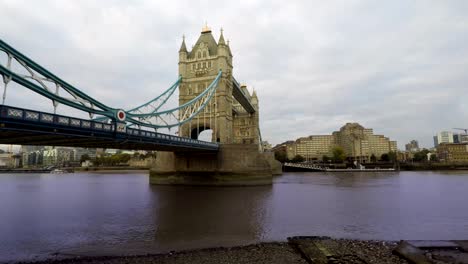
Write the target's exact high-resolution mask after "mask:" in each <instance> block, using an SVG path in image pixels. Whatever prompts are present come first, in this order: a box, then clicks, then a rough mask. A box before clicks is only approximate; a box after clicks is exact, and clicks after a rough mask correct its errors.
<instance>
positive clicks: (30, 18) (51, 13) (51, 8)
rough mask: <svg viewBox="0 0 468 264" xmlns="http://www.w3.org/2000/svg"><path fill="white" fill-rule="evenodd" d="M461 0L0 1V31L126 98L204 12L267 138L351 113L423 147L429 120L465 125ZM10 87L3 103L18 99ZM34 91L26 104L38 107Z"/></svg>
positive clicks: (173, 71)
mask: <svg viewBox="0 0 468 264" xmlns="http://www.w3.org/2000/svg"><path fill="white" fill-rule="evenodd" d="M467 7H468V3H467V2H465V1H445V2H440V1H411V2H408V1H391V2H375V1H346V2H339V1H326V2H323V1H294V2H288V3H285V2H284V1H260V0H258V1H240V2H237V1H217V2H213V1H198V2H193V1H172V2H167V1H166V2H160V1H149V0H148V1H134V2H132V3H130V2H128V1H118V0H114V1H46V0H44V1H21V0H14V1H13V0H0V18H1V21H2V22H1V24H0V34H1V35H0V37H1V38H2V39H3V40H4V41H6V42H7V43H10V44H11V45H13V46H14V47H16V48H17V49H18V50H20V51H21V52H23V53H25V54H26V55H28V56H30V57H31V58H33V59H34V60H35V61H37V62H39V63H40V64H41V65H43V66H45V67H46V68H48V69H50V70H51V71H52V72H54V73H56V74H57V75H58V76H60V77H62V78H63V79H64V80H66V81H68V82H70V83H72V84H74V85H76V86H77V87H78V88H80V89H82V90H83V91H85V92H86V93H88V94H90V95H92V96H93V97H95V98H97V99H98V100H100V101H102V102H105V103H106V104H108V105H111V106H113V107H122V108H128V107H131V106H135V105H138V104H140V103H142V102H145V101H147V100H148V99H150V98H153V97H155V96H156V95H158V94H159V93H161V92H162V91H163V90H164V89H166V88H167V87H169V86H170V85H171V84H172V82H173V81H174V80H175V79H176V77H177V58H178V54H177V51H178V48H179V45H180V41H181V36H182V34H186V35H187V44H188V46H189V47H190V45H192V44H194V43H195V41H196V39H197V38H198V35H199V31H200V29H201V26H202V25H203V23H204V22H205V21H208V24H209V25H210V26H212V27H213V31H214V34H215V38H217V37H218V35H219V33H218V28H220V27H223V28H224V29H225V38H228V39H230V40H231V48H232V51H233V54H234V67H235V68H234V71H235V75H236V78H237V79H238V80H239V81H241V82H246V83H247V84H249V85H251V86H254V87H255V89H256V90H257V93H258V95H259V98H260V104H261V105H260V107H261V128H262V135H263V137H264V138H265V139H267V140H269V141H270V142H272V143H279V142H281V141H284V140H288V139H294V138H296V137H299V136H306V135H309V134H327V133H331V132H332V131H333V130H337V129H339V127H340V126H342V125H343V124H344V123H345V122H360V123H362V124H363V125H364V126H366V127H371V128H374V130H375V132H377V133H380V134H385V135H386V136H389V137H391V138H392V139H396V140H398V141H399V145H400V146H403V144H404V143H406V142H407V141H409V140H411V139H413V138H415V139H418V140H420V142H421V143H422V145H424V146H431V145H432V135H433V134H435V133H436V132H437V131H439V130H443V129H450V128H451V127H460V126H461V127H463V126H468V124H466V120H467V119H468V110H467V106H466V105H467V102H466V100H464V99H463V98H464V93H466V90H467V88H466V83H468V77H467V75H466V68H467V66H468V17H467V16H466V14H465V12H464V10H467ZM16 90H18V91H16ZM16 90H15V91H11V92H10V94H9V95H11V98H10V97H9V98H8V99H9V100H10V102H14V103H18V104H21V103H24V104H26V103H28V102H27V99H26V96H25V95H26V94H29V93H27V92H24V91H23V92H21V91H20V89H19V88H18V89H16ZM14 93H17V94H16V95H14ZM30 96H33V95H28V97H30ZM39 101H40V98H38V100H37V101H36V100H34V102H32V105H33V106H37V107H39V108H47V107H48V106H47V105H48V102H47V101H43V102H39ZM7 103H8V101H7ZM28 104H29V105H31V103H28Z"/></svg>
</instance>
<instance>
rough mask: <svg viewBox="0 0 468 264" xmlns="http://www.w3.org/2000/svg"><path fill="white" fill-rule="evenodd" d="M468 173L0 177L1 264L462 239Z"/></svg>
mask: <svg viewBox="0 0 468 264" xmlns="http://www.w3.org/2000/svg"><path fill="white" fill-rule="evenodd" d="M467 201H468V172H467V171H455V172H400V173H388V172H386V173H354V174H353V173H335V174H331V173H328V174H325V173H285V174H284V175H283V176H279V177H276V178H275V180H274V184H273V185H272V186H260V187H242V188H239V187H231V188H230V187H190V186H178V187H174V186H152V185H149V184H148V175H147V173H145V172H137V173H135V172H131V173H76V174H62V175H60V174H15V175H12V174H0V261H11V260H28V259H29V260H30V259H37V258H44V257H47V256H52V255H53V254H56V253H59V254H63V255H66V254H71V255H74V254H85V255H116V254H146V253H156V252H162V251H168V250H179V249H190V248H200V247H212V246H231V245H241V244H247V243H253V242H257V241H276V240H284V239H285V238H286V237H288V236H293V235H327V236H332V237H342V238H358V239H385V240H399V239H468V205H467Z"/></svg>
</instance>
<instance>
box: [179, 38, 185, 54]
mask: <svg viewBox="0 0 468 264" xmlns="http://www.w3.org/2000/svg"><path fill="white" fill-rule="evenodd" d="M179 52H187V47H186V46H185V35H183V36H182V45H180V49H179Z"/></svg>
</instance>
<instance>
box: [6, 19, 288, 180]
mask: <svg viewBox="0 0 468 264" xmlns="http://www.w3.org/2000/svg"><path fill="white" fill-rule="evenodd" d="M2 55H3V58H4V59H3V60H2V57H0V75H2V77H3V96H2V103H1V105H0V144H20V145H52V146H71V147H104V148H117V149H139V150H158V157H157V159H156V160H157V162H156V163H157V164H156V166H155V167H154V168H153V169H152V170H151V171H150V182H151V183H155V184H217V185H218V184H219V185H232V184H234V185H238V184H242V185H244V184H246V185H249V184H269V183H271V176H272V174H273V173H275V172H280V164H278V163H277V162H276V161H275V160H274V158H273V156H272V154H271V153H263V151H262V150H261V146H262V144H261V133H260V128H259V100H258V97H257V94H256V92H255V91H253V93H252V94H251V93H250V92H249V91H248V89H247V87H246V86H245V85H240V84H239V83H238V82H237V81H236V79H235V78H234V76H233V62H232V57H233V56H232V53H231V49H230V46H229V43H228V42H226V41H225V40H224V36H223V32H222V31H221V34H220V37H219V40H218V41H217V42H216V40H215V39H214V37H213V35H212V32H211V30H210V29H209V28H207V27H204V28H203V30H202V32H201V35H200V37H199V38H198V40H197V42H196V44H195V45H194V46H193V48H192V50H190V51H188V50H187V47H186V43H185V38H184V39H183V40H182V44H181V47H180V49H179V78H178V79H177V80H176V82H175V83H174V84H173V85H172V86H171V87H169V88H168V89H167V90H166V91H164V92H163V93H161V94H160V95H158V96H157V97H155V98H153V99H151V100H149V101H148V102H146V103H144V104H141V105H140V106H138V107H135V108H132V109H128V110H125V109H122V108H118V107H117V108H116V107H110V106H107V105H106V104H104V103H102V102H100V101H98V100H97V99H95V98H92V97H91V96H89V95H87V94H86V93H84V92H83V91H82V90H80V89H78V88H76V87H75V86H73V85H71V84H69V83H67V82H65V81H64V80H62V79H61V78H59V77H57V76H56V75H54V74H53V73H51V72H50V71H48V70H46V69H45V68H43V67H42V66H40V65H39V64H38V63H36V62H34V61H33V60H31V59H30V58H28V57H27V56H25V55H23V54H22V53H20V52H19V51H17V50H16V49H14V48H13V47H12V46H10V45H8V44H7V43H5V42H4V41H3V40H0V56H2ZM12 82H14V83H16V84H18V85H20V86H23V87H24V88H26V89H29V90H31V91H33V92H35V93H37V94H39V95H41V96H42V97H43V98H44V99H46V100H50V101H51V102H52V106H53V109H54V111H53V113H46V112H42V111H37V110H34V109H28V108H27V107H22V106H17V105H15V106H11V105H8V104H7V100H8V96H7V95H8V94H9V93H10V92H15V91H12V90H11V89H9V84H11V83H12ZM176 89H178V91H179V100H178V101H179V105H178V106H170V105H169V104H168V101H169V98H171V97H172V96H175V90H176ZM60 105H66V106H68V107H71V108H74V109H77V110H79V111H83V112H85V113H87V114H89V117H90V118H89V119H80V118H76V117H72V116H67V115H64V114H61V113H60V109H61V108H59V106H60ZM162 130H164V131H168V132H167V133H163V132H161V131H162ZM205 130H210V131H212V135H211V141H203V140H199V139H198V137H199V135H200V133H201V132H203V131H205Z"/></svg>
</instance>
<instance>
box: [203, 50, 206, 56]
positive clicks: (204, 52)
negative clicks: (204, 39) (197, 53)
mask: <svg viewBox="0 0 468 264" xmlns="http://www.w3.org/2000/svg"><path fill="white" fill-rule="evenodd" d="M203 58H206V50H204V51H203Z"/></svg>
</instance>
